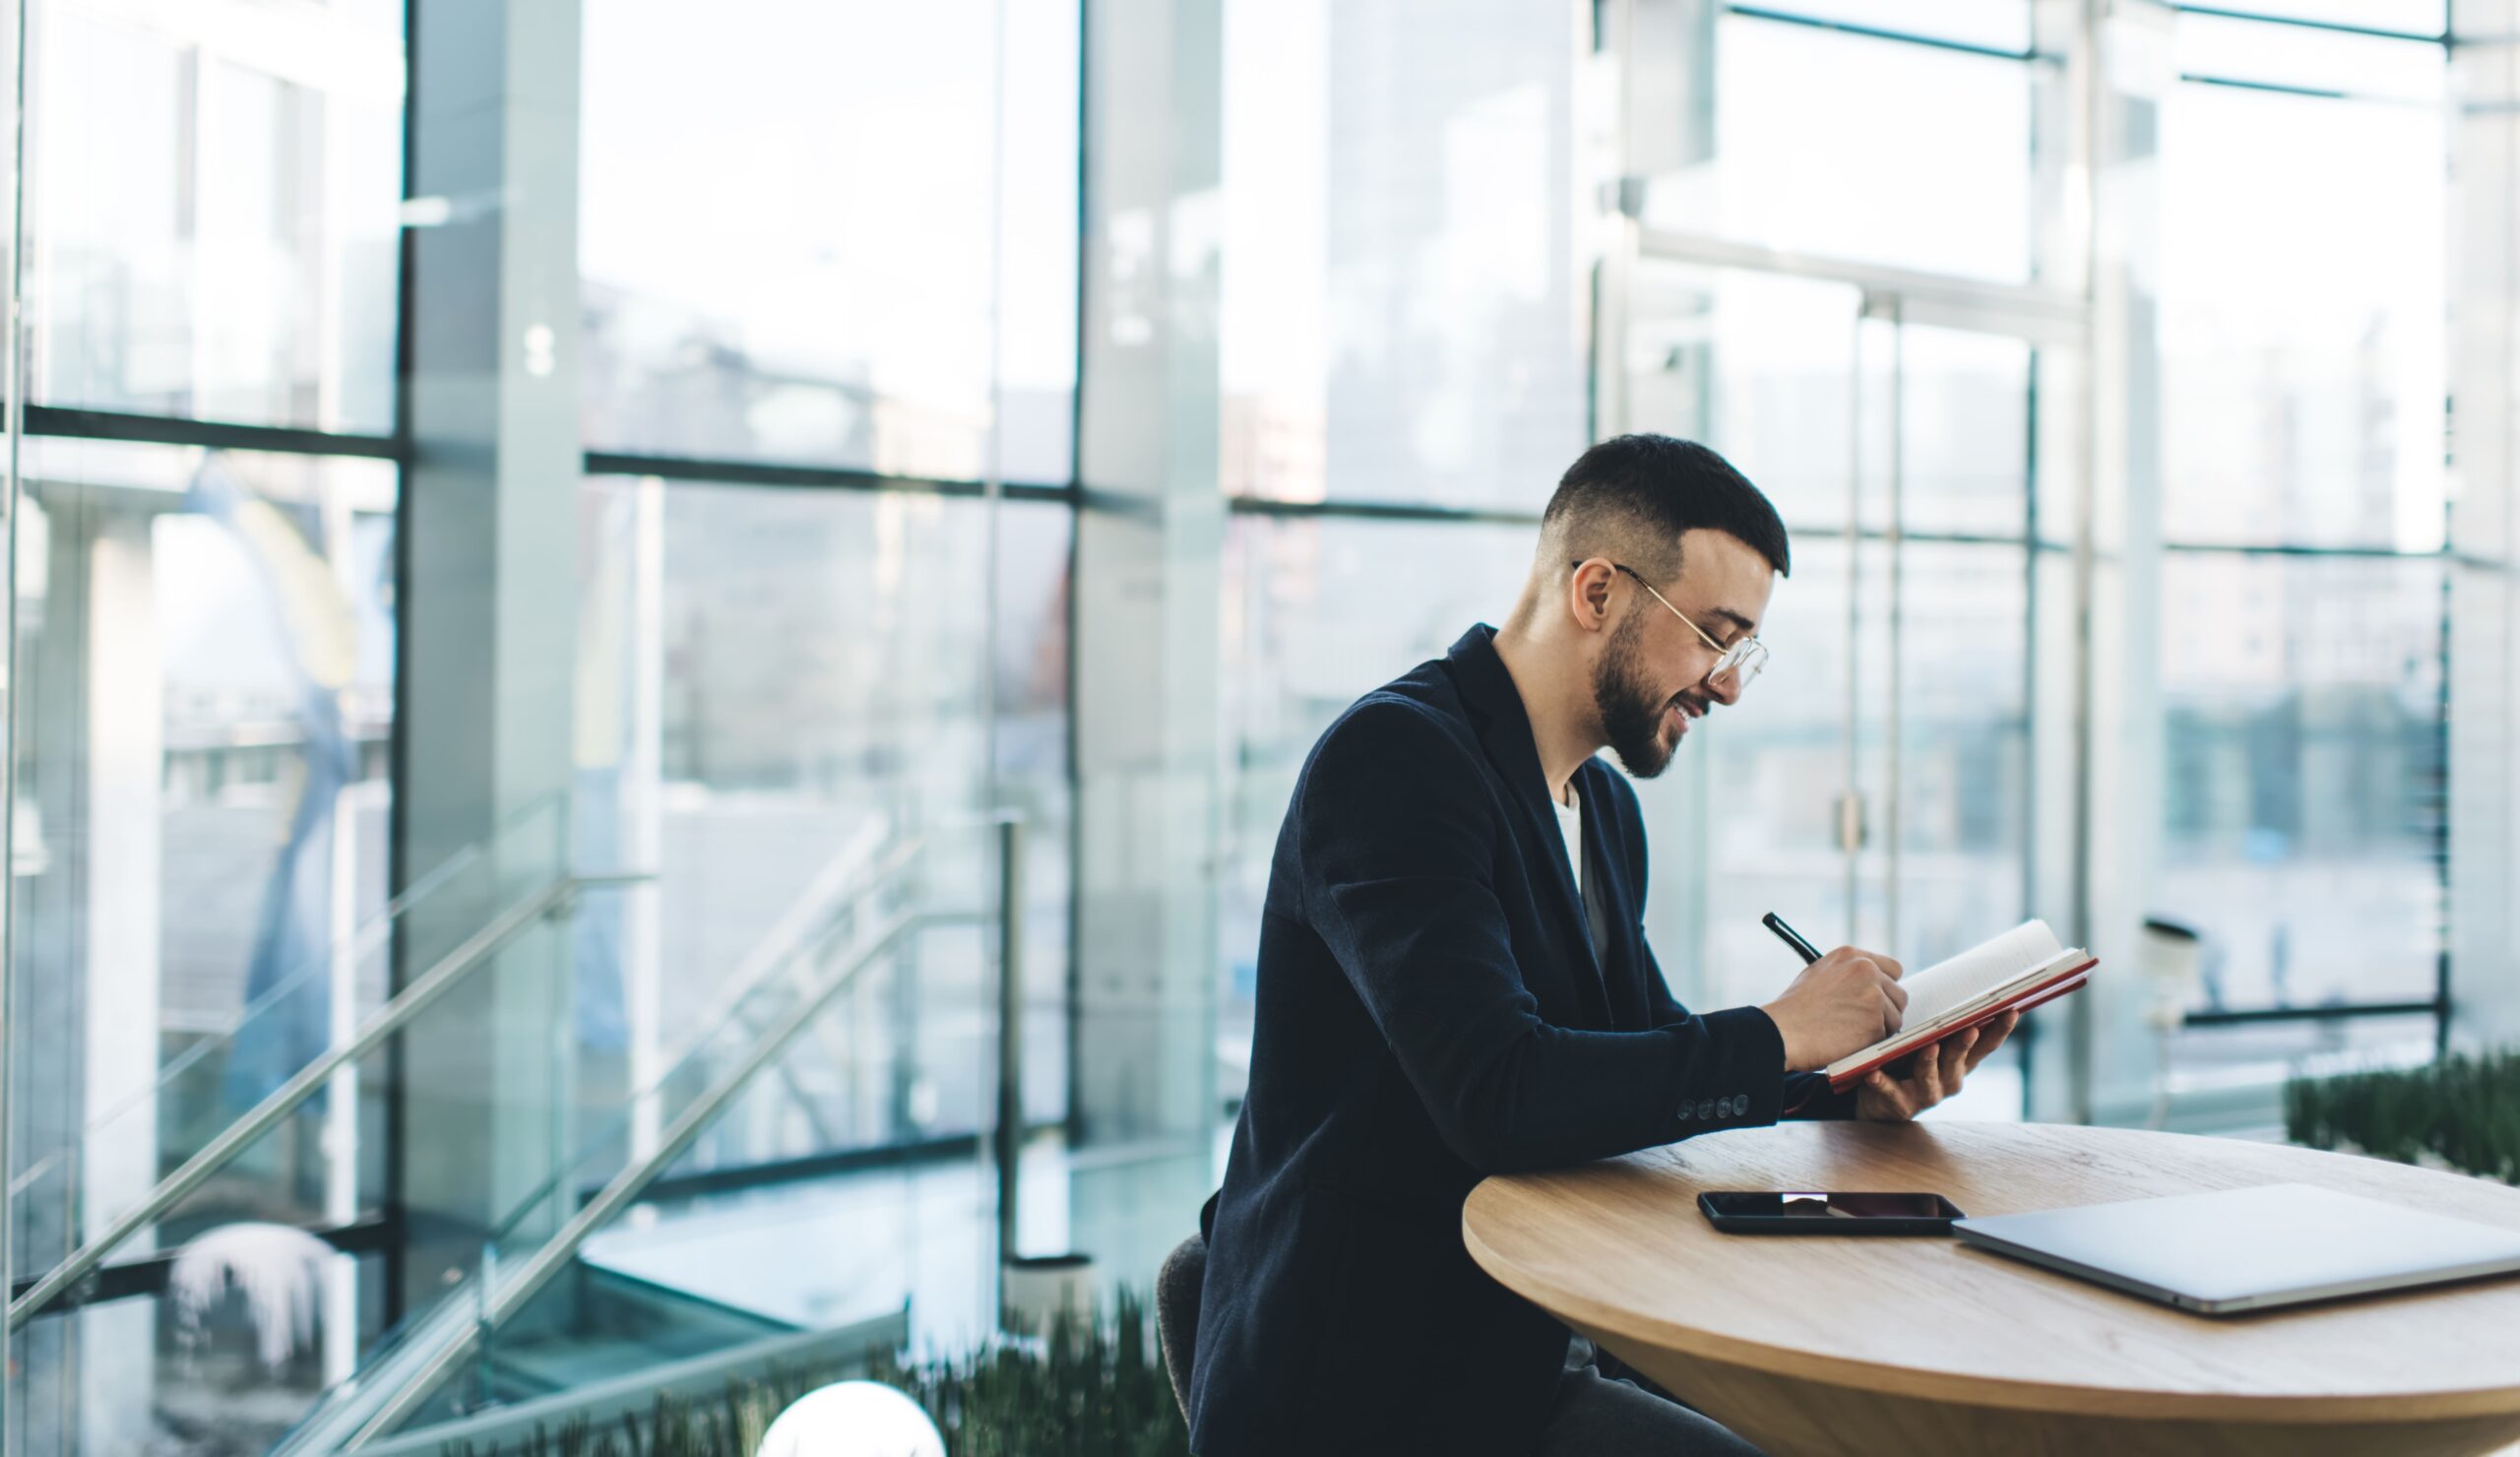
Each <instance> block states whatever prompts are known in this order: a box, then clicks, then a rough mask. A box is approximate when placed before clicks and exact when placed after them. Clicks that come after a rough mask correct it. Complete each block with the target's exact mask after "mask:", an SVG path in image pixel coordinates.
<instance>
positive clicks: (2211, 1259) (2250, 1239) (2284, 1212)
mask: <svg viewBox="0 0 2520 1457" xmlns="http://www.w3.org/2000/svg"><path fill="white" fill-rule="evenodd" d="M1951 1229H1952V1233H1953V1234H1955V1235H1958V1236H1959V1237H1960V1238H1961V1239H1962V1240H1964V1241H1966V1242H1967V1243H1971V1244H1975V1245H1978V1246H1980V1247H1982V1248H1985V1249H1990V1250H1993V1251H1995V1252H1997V1253H2000V1254H2007V1255H2011V1256H2013V1257H2014V1258H2016V1259H2023V1260H2028V1261H2030V1262H2032V1263H2034V1264H2039V1265H2044V1266H2047V1268H2049V1269H2052V1270H2060V1271H2062V1272H2064V1273H2066V1274H2068V1275H2078V1276H2081V1277H2083V1278H2084V1279H2087V1280H2095V1281H2098V1282H2100V1283H2101V1284H2103V1285H2108V1286H2111V1287H2114V1288H2116V1289H2118V1290H2123V1291H2127V1292H2129V1293H2131V1294H2134V1295H2140V1296H2144V1297H2146V1298H2148V1299H2156V1300H2162V1301H2165V1302H2167V1303H2170V1304H2173V1305H2177V1306H2179V1307H2181V1308H2183V1309H2188V1310H2197V1311H2202V1312H2205V1313H2208V1314H2219V1313H2225V1312H2229V1311H2237V1310H2261V1309H2265V1308H2267V1307H2269V1306H2273V1305H2290V1304H2297V1303H2299V1302H2301V1301H2305V1300H2325V1299H2338V1298H2341V1297H2344V1296H2354V1295H2367V1294H2371V1293H2373V1292H2377V1291H2387V1290H2404V1289H2407V1288H2409V1287H2413V1286H2420V1285H2433V1284H2438V1283H2440V1282H2442V1281H2448V1280H2466V1279H2472V1278H2475V1277H2477V1276H2483V1275H2494V1274H2502V1273H2506V1272H2511V1271H2520V1231H2513V1230H2503V1229H2496V1228H2494V1227H2493V1226H2491V1225H2480V1224H2473V1223H2471V1222H2469V1221H2467V1220H2460V1219H2451V1218H2448V1217H2447V1216H2444V1215H2438V1214H2427V1213H2425V1212H2423V1211H2421V1210H2415V1209H2408V1208H2406V1207H2404V1206H2402V1205H2397V1204H2384V1203H2381V1202H2379V1201H2378V1200H2375V1199H2363V1198H2358V1197H2356V1196H2355V1195H2352V1194H2340V1193H2338V1192H2336V1191H2335V1190H2333V1189H2322V1188H2317V1187H2315V1186H2313V1185H2310V1184H2266V1185H2262V1186H2260V1187H2256V1188H2247V1189H2224V1190H2220V1191H2218V1192H2215V1193H2210V1194H2177V1195H2172V1196H2170V1197H2167V1198H2159V1199H2130V1200H2126V1201H2123V1202H2120V1203H2114V1204H2085V1205H2080V1206H2077V1207H2075V1208H2071V1209H2050V1210H2045V1211H2042V1212H2040V1213H2037V1214H2007V1215H1996V1216H1993V1217H1990V1218H1986V1219H1964V1220H1958V1221H1955V1222H1953V1224H1952V1227H1951Z"/></svg>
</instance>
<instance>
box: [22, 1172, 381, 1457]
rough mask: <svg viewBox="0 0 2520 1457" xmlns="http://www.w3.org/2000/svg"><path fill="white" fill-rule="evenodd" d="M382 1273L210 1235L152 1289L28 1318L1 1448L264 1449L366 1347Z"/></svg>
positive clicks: (266, 1233)
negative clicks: (8, 1437) (8, 1444)
mask: <svg viewBox="0 0 2520 1457" xmlns="http://www.w3.org/2000/svg"><path fill="white" fill-rule="evenodd" d="M383 1267H384V1261H383V1259H382V1258H380V1257H379V1256H376V1255H372V1254H365V1255H352V1254H345V1253H341V1252H338V1251H336V1250H334V1249H333V1248H332V1247H331V1246H330V1245H328V1244H326V1243H325V1242H324V1241H322V1240H320V1239H317V1238H316V1237H315V1236H313V1235H307V1234H304V1233H302V1232H300V1231H296V1230H290V1229H285V1228H283V1227H280V1226H275V1225H267V1224H258V1223H252V1222H244V1223H237V1224H230V1225H227V1226H225V1227H223V1228H221V1229H219V1230H216V1231H213V1232H211V1233H209V1234H207V1235H203V1236H202V1237H201V1238H200V1239H198V1240H196V1241H194V1243H193V1244H192V1245H190V1246H188V1247H187V1248H186V1249H185V1250H184V1251H183V1252H182V1253H181V1254H178V1255H177V1256H176V1257H175V1259H174V1262H173V1264H172V1267H171V1269H170V1271H169V1273H168V1275H167V1283H166V1285H165V1286H164V1288H163V1289H160V1290H157V1291H154V1292H152V1293H150V1294H145V1295H139V1296H132V1297H128V1298H126V1299H114V1300H103V1301H99V1302H96V1303H94V1304H88V1305H81V1306H77V1307H74V1308H72V1309H69V1310H66V1311H60V1312H57V1313H50V1314H45V1315H39V1316H37V1317H35V1318H34V1319H33V1320H31V1321H29V1322H28V1323H27V1324H26V1325H25V1326H24V1327H22V1328H21V1329H20V1330H19V1331H18V1332H17V1333H16V1334H15V1335H14V1336H12V1337H11V1341H10V1346H11V1357H12V1362H11V1364H12V1366H13V1367H14V1369H13V1370H12V1371H11V1372H10V1377H11V1379H10V1384H9V1388H8V1393H7V1399H6V1411H7V1420H8V1423H9V1425H10V1427H11V1428H12V1438H13V1441H14V1442H15V1443H16V1444H17V1445H18V1447H19V1449H20V1450H22V1451H27V1452H42V1453H52V1452H114V1453H158V1452H186V1453H193V1452H202V1453H212V1452H262V1451H267V1450H269V1449H270V1448H271V1446H272V1445H273V1444H274V1443H275V1442H277V1441H278V1440H280V1438H281V1437H282V1436H283V1435H284V1434H285V1433H286V1432H287V1431H288V1429H289V1428H290V1426H291V1425H294V1424H295V1422H296V1421H297V1419H298V1417H299V1416H300V1415H301V1414H303V1413H304V1412H305V1410H306V1408H307V1406H308V1405H309V1404H310V1403H311V1402H313V1401H314V1399H315V1398H316V1396H317V1395H318V1394H319V1393H321V1392H322V1391H323V1389H324V1388H325V1386H326V1384H327V1383H328V1382H330V1381H332V1380H334V1379H337V1378H338V1376H339V1375H340V1374H341V1373H343V1372H346V1371H347V1369H348V1363H349V1362H350V1360H351V1358H352V1354H353V1353H354V1352H355V1351H356V1350H357V1349H358V1348H359V1347H360V1346H362V1345H364V1344H365V1343H367V1342H369V1341H372V1340H373V1339H374V1338H375V1336H376V1334H377V1325H378V1320H377V1311H378V1310H379V1309H381V1308H382V1301H381V1299H379V1297H380V1295H381V1293H382V1290H383V1285H384V1274H385V1271H384V1268H383ZM65 1362H71V1363H70V1364H68V1365H65ZM72 1372H75V1373H76V1374H75V1378H73V1377H71V1375H70V1373H72Z"/></svg>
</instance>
